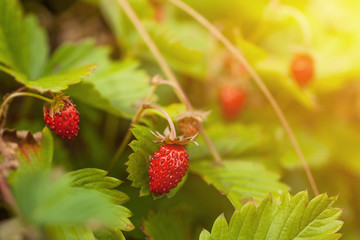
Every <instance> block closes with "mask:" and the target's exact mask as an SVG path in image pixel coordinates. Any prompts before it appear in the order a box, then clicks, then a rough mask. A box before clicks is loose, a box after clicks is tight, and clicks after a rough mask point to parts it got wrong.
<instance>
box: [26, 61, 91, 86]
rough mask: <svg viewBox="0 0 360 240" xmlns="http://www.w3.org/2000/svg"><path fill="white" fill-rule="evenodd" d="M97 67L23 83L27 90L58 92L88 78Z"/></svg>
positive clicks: (75, 69) (70, 71)
mask: <svg viewBox="0 0 360 240" xmlns="http://www.w3.org/2000/svg"><path fill="white" fill-rule="evenodd" d="M96 67H97V65H96V64H92V65H87V66H83V67H79V68H74V69H71V70H69V71H66V72H62V73H58V74H55V75H50V76H46V77H41V78H39V79H37V80H36V81H25V82H23V83H24V84H25V86H27V87H28V88H32V89H35V90H38V91H39V92H46V91H52V92H59V91H63V90H65V89H67V88H68V86H69V85H73V84H76V83H79V82H80V81H81V80H82V79H83V78H85V77H88V76H89V75H90V73H92V72H93V71H94V69H95V68H96Z"/></svg>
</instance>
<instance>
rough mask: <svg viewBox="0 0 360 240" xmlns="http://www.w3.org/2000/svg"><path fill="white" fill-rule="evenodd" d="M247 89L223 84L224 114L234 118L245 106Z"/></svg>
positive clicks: (222, 102)
mask: <svg viewBox="0 0 360 240" xmlns="http://www.w3.org/2000/svg"><path fill="white" fill-rule="evenodd" d="M244 101H245V91H244V89H242V88H239V87H235V86H230V85H223V86H222V87H221V88H220V102H221V107H222V111H223V114H224V116H225V117H226V118H227V119H234V118H236V116H237V115H238V114H239V113H240V111H241V109H242V108H243V106H244Z"/></svg>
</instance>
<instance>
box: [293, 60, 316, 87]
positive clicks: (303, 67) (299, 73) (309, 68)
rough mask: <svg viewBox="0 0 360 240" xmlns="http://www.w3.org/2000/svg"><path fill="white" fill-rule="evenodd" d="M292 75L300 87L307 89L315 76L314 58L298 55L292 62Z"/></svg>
mask: <svg viewBox="0 0 360 240" xmlns="http://www.w3.org/2000/svg"><path fill="white" fill-rule="evenodd" d="M290 73H291V76H292V77H293V78H294V79H295V81H296V82H297V83H298V85H299V86H300V87H305V86H306V85H308V83H309V82H310V80H311V79H312V78H313V76H314V60H313V58H312V57H311V56H310V55H308V54H306V53H300V54H296V55H295V56H294V57H293V59H292V60H291V64H290Z"/></svg>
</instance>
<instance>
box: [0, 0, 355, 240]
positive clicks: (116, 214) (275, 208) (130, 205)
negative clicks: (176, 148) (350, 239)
mask: <svg viewBox="0 0 360 240" xmlns="http://www.w3.org/2000/svg"><path fill="white" fill-rule="evenodd" d="M84 2H86V3H84ZM129 2H130V3H131V6H132V7H133V8H134V10H135V12H136V14H137V15H138V16H139V17H140V19H141V21H142V23H143V24H144V26H145V27H146V29H147V31H148V32H149V33H150V36H151V38H152V39H153V40H154V42H155V43H156V45H157V46H159V48H160V51H161V53H162V54H163V55H164V57H165V58H166V60H167V61H168V63H169V64H170V66H171V67H172V69H173V70H175V71H176V73H177V75H178V76H179V79H180V80H181V83H182V85H183V86H184V88H185V90H186V93H187V95H188V97H189V98H190V99H191V100H192V102H194V103H195V105H197V106H199V107H204V108H207V109H212V110H213V111H212V114H211V115H210V117H209V119H208V121H207V122H206V123H205V128H206V131H207V133H208V134H209V136H210V138H211V139H212V140H213V142H214V145H215V147H216V149H217V150H218V151H219V153H220V155H221V156H222V158H223V164H224V165H223V166H217V165H214V164H213V162H212V155H211V151H209V149H208V146H207V145H206V141H205V139H204V138H203V137H202V136H199V138H198V139H197V142H198V143H199V146H195V145H191V144H190V145H188V146H187V150H188V153H189V155H190V168H189V170H190V171H189V173H188V174H187V175H186V177H184V179H183V181H182V182H181V183H180V184H179V185H178V186H177V187H176V188H175V189H173V190H172V191H171V192H170V193H169V194H166V195H165V196H166V198H160V197H159V196H156V195H153V194H151V193H150V191H149V186H148V167H149V156H151V155H152V154H153V153H154V152H155V151H156V150H157V149H158V147H159V144H156V143H154V142H153V140H155V137H154V136H153V135H152V133H151V132H150V131H149V129H151V130H153V131H159V132H161V131H163V130H164V128H165V127H166V122H165V121H164V119H163V118H162V117H161V116H159V115H158V114H157V113H155V112H152V111H147V114H146V116H144V119H143V122H142V123H141V124H138V125H134V126H132V128H131V132H132V134H133V136H134V137H135V138H136V139H135V140H133V141H132V142H131V143H130V144H129V148H127V149H125V151H124V153H123V154H122V155H121V156H120V162H122V163H125V162H126V164H125V165H124V164H121V166H120V164H118V166H116V167H115V170H114V171H113V172H111V173H110V174H111V175H113V176H115V177H116V178H114V177H110V176H107V172H105V171H104V170H101V169H106V167H107V165H108V162H109V160H110V159H111V157H112V155H113V153H114V152H115V151H116V144H118V143H119V141H120V140H121V139H122V137H123V135H124V132H126V131H127V130H128V126H129V120H130V119H131V118H132V117H133V116H134V115H135V113H136V111H137V109H138V107H139V103H140V102H141V101H142V100H143V99H144V98H145V97H146V95H147V94H148V93H149V91H150V87H151V86H150V84H149V82H148V78H149V76H151V75H154V74H158V73H159V72H160V69H159V67H158V66H157V63H156V62H155V60H154V58H153V57H152V55H151V53H150V51H149V50H148V49H147V47H146V45H145V44H144V43H143V41H142V39H141V38H140V36H139V35H138V33H137V32H136V30H135V28H134V27H133V25H132V23H131V22H130V20H129V19H128V18H127V16H126V14H125V13H124V11H123V10H122V9H121V8H120V6H119V5H118V2H117V1H116V0H83V1H82V3H81V2H80V1H79V2H77V3H76V4H78V5H80V6H81V7H80V8H84V9H92V8H95V9H98V10H100V11H99V12H100V13H101V15H100V14H98V15H96V16H95V18H101V21H102V19H104V20H105V22H106V25H107V26H108V27H109V29H110V30H109V32H108V33H107V34H109V35H111V36H113V37H114V38H115V43H114V44H115V45H116V47H114V44H113V45H111V44H108V45H103V46H98V45H97V44H96V40H97V39H96V37H93V39H87V40H84V39H82V40H81V41H73V42H71V39H69V42H64V43H63V44H62V45H61V46H58V47H57V48H56V49H54V46H52V45H50V44H49V35H48V34H47V33H46V32H45V29H44V28H43V27H41V26H40V24H39V22H38V19H37V18H36V16H34V15H31V14H25V13H24V11H23V10H22V6H21V5H20V4H19V2H18V1H16V0H6V1H0V70H1V71H2V72H4V73H6V74H8V75H10V76H12V77H13V78H14V79H15V80H16V82H11V80H10V81H9V82H11V83H10V84H9V85H10V86H11V87H9V89H4V91H6V92H2V94H5V93H7V92H10V91H11V90H13V89H14V88H15V87H17V86H18V84H19V83H20V84H22V85H24V86H25V87H27V88H28V89H31V90H33V91H37V92H39V93H45V92H47V91H51V92H59V91H65V92H66V94H67V95H71V96H72V98H74V99H75V101H76V102H77V104H78V106H79V109H80V110H79V111H80V112H81V116H82V122H81V124H83V125H82V127H81V129H82V131H81V133H80V136H79V138H80V139H79V140H76V141H74V142H73V144H71V146H70V144H67V143H64V142H60V141H59V140H58V139H56V140H55V141H53V139H52V137H51V133H50V131H49V130H48V129H47V128H46V127H45V128H44V129H43V131H42V132H41V133H37V134H31V133H29V132H26V134H25V136H26V137H24V136H23V135H24V134H20V132H19V131H9V130H4V131H2V132H1V137H0V153H1V155H0V164H1V163H4V162H9V159H12V161H13V162H12V163H14V166H13V167H14V168H16V167H18V165H19V167H18V169H17V171H11V173H10V176H9V178H8V179H7V182H8V184H9V185H10V187H11V193H12V195H13V197H14V202H13V203H15V206H17V208H18V209H13V210H14V213H15V214H14V215H15V217H12V218H8V219H7V220H6V221H2V222H1V224H0V238H1V239H2V238H4V239H6V238H8V237H9V236H21V235H23V234H24V233H25V234H26V235H28V236H30V237H31V238H33V239H40V238H41V237H43V235H45V234H46V235H47V236H50V237H51V238H52V239H124V238H125V237H126V238H130V239H131V238H133V239H143V238H144V237H145V236H144V234H145V235H146V236H148V237H150V238H151V239H196V238H198V236H199V234H200V236H199V239H338V238H340V236H341V235H340V234H339V233H337V232H338V231H339V229H340V228H341V226H342V222H340V221H339V220H337V219H338V218H339V217H340V214H341V210H339V209H337V208H333V207H332V206H333V204H334V202H335V200H337V199H336V198H331V197H330V198H329V197H328V196H327V195H325V194H322V195H319V196H317V197H315V198H313V199H312V200H310V201H309V197H308V194H307V193H306V192H300V191H301V190H304V188H306V187H307V186H306V184H305V183H304V182H305V178H304V176H303V175H302V174H299V172H300V171H301V169H300V166H301V165H300V162H299V161H298V159H297V156H296V153H295V152H294V151H293V150H292V148H291V146H290V144H289V142H288V139H287V136H286V135H285V133H284V131H283V130H282V128H281V127H280V126H279V124H278V122H277V121H276V119H275V117H271V116H273V115H274V114H273V113H272V112H271V110H270V108H269V106H268V105H267V103H265V102H264V101H263V100H262V99H261V97H260V94H259V93H258V92H257V91H256V90H254V89H253V87H252V86H251V85H249V84H248V83H247V84H245V85H247V86H248V88H247V91H248V94H247V95H248V96H250V97H249V101H248V102H247V105H246V109H245V111H244V112H243V114H242V115H241V118H238V119H237V120H241V122H240V121H233V122H226V121H225V120H224V118H223V116H222V114H221V111H220V109H219V108H220V107H219V103H218V101H216V100H214V99H217V89H218V87H219V84H220V83H218V81H219V79H220V81H222V79H221V77H219V76H222V77H223V78H227V79H225V80H226V81H228V80H230V81H232V80H234V78H235V79H238V78H241V77H239V76H238V75H236V74H235V76H234V75H231V74H230V73H229V72H230V71H229V69H226V67H224V63H223V62H225V61H226V60H227V59H229V56H228V54H227V53H226V52H225V51H224V50H223V48H222V47H220V46H219V45H218V43H217V42H215V41H214V39H213V38H212V37H211V36H210V35H209V34H208V33H207V32H206V31H205V30H204V29H202V28H201V27H200V26H199V25H198V24H197V23H195V22H194V21H193V20H191V19H189V18H188V17H187V16H184V15H183V13H181V12H180V11H178V10H177V9H176V8H175V7H174V6H172V5H170V4H168V3H164V2H161V1H147V0H137V1H129ZM185 2H188V3H189V4H190V5H191V6H192V7H194V8H195V9H197V10H199V11H200V12H201V13H202V14H203V15H204V16H205V17H207V18H208V19H210V20H211V21H214V22H217V23H219V26H221V27H222V30H223V32H224V33H225V34H226V36H227V37H228V38H229V39H230V40H231V41H232V42H233V43H234V44H235V45H236V46H237V47H239V48H241V49H242V51H243V53H244V55H245V57H246V58H247V59H248V60H249V61H250V63H251V64H252V65H253V66H254V68H255V70H256V71H257V72H258V73H259V74H260V75H261V76H262V78H263V79H264V80H265V81H266V83H267V85H268V86H269V87H270V89H271V90H272V91H273V92H274V93H275V94H276V96H277V99H279V100H280V105H281V106H282V107H283V109H285V113H286V115H287V116H288V117H289V118H290V121H291V122H292V123H294V124H292V125H293V126H294V129H295V133H296V135H297V137H298V140H299V142H300V145H301V147H302V148H303V150H304V154H305V156H306V158H307V159H308V160H309V164H310V166H311V167H314V168H316V172H315V173H316V175H315V176H316V180H317V182H318V183H320V189H321V190H322V191H324V190H327V191H328V192H330V193H331V194H336V193H338V192H340V189H344V188H346V189H348V188H349V187H348V186H349V183H350V182H352V181H353V180H356V179H358V176H357V175H356V174H357V172H358V170H359V163H358V161H357V157H358V155H359V154H358V150H357V146H358V144H357V143H359V140H358V139H357V136H358V132H359V130H358V129H356V128H355V127H353V126H352V125H351V124H349V123H348V122H349V120H348V119H350V118H351V116H346V117H344V116H341V118H340V120H339V118H338V116H337V115H336V114H337V111H335V110H336V109H335V110H334V109H332V106H334V102H333V100H331V99H332V96H333V95H332V94H337V92H338V91H339V89H340V88H342V87H344V86H346V84H349V82H350V81H351V80H353V79H354V78H355V77H358V76H359V74H360V72H359V69H360V67H359V66H358V64H359V62H360V61H358V59H359V57H360V55H359V51H356V49H357V47H356V43H357V42H358V40H360V39H359V37H360V34H358V33H354V32H353V30H352V28H351V25H350V26H349V27H344V24H339V23H338V22H334V21H333V20H331V19H332V18H331V19H329V18H330V16H331V17H333V14H334V13H338V12H341V11H348V12H349V14H348V15H347V17H346V20H345V19H344V21H347V22H354V19H359V16H358V15H357V13H356V11H354V10H352V9H356V6H359V4H358V3H354V2H351V1H349V3H346V4H345V3H343V2H341V1H340V0H338V1H333V2H332V3H328V5H329V6H330V7H329V9H328V10H329V12H326V11H323V8H322V7H319V6H320V4H321V3H323V1H320V0H316V1H311V2H304V3H291V2H289V1H281V3H278V4H270V3H269V1H260V2H250V1H236V0H231V1H228V2H226V3H224V2H223V1H217V0H215V1H210V2H209V1H195V2H194V1H185ZM285 2H286V3H285ZM76 4H75V5H76ZM204 6H207V7H206V8H204ZM331 7H332V8H331ZM29 9H31V8H29ZM334 9H337V10H334ZM38 11H40V12H37V13H38V15H39V16H40V15H41V13H42V12H41V10H38ZM67 11H72V8H70V9H68V10H66V11H65V12H67ZM158 11H162V16H163V17H162V18H161V19H159V18H156V17H154V16H157V15H158V14H159V13H158ZM228 13H231V14H228ZM81 14H82V12H81V11H80V13H79V15H81ZM74 15H75V16H76V15H77V14H74ZM53 17H54V18H55V14H54V16H53ZM73 18H74V19H72V21H78V19H77V17H73ZM78 18H80V17H78ZM40 19H41V18H40ZM103 24H104V23H103ZM310 26H311V28H310ZM312 28H314V29H312ZM234 29H235V31H234ZM239 29H240V30H239ZM309 32H310V33H311V34H312V36H308V35H307V34H308V33H309ZM50 36H51V35H50ZM94 36H96V33H95V34H94ZM309 37H311V39H310V40H311V43H310V45H309V44H308V43H307V42H306V41H307V40H306V39H307V38H309ZM280 42H281V44H279V43H280ZM324 42H329V44H328V45H326V44H323V43H324ZM330 43H331V44H330ZM304 46H305V47H304ZM329 46H330V47H329ZM50 49H54V50H52V51H50ZM297 51H307V52H310V53H311V54H312V56H314V59H315V62H316V76H315V79H314V81H312V82H311V83H310V84H309V86H308V87H307V88H306V89H302V88H299V87H298V86H297V85H296V83H295V82H294V81H293V79H291V76H290V74H289V72H288V66H289V59H290V58H291V56H292V55H293V53H294V52H297ZM50 52H51V54H50ZM118 55H119V56H118ZM114 56H115V57H114ZM359 60H360V59H359ZM245 80H247V79H246V78H244V79H243V78H241V81H245ZM6 81H7V80H4V82H6ZM355 86H357V85H355ZM168 90H169V89H165V88H162V87H159V88H158V89H157V91H156V93H155V94H154V96H153V100H154V101H155V100H158V103H161V104H162V105H163V109H165V110H166V111H167V112H168V113H169V115H170V116H171V117H172V119H173V120H174V121H175V120H176V116H177V115H178V113H180V112H183V111H184V109H185V108H184V105H183V104H178V103H177V104H174V94H173V93H172V92H171V91H168ZM200 91H201V93H203V94H204V98H199V97H198V96H199V92H200ZM345 94H346V93H345ZM355 95H356V94H355ZM356 96H357V95H356ZM344 101H346V99H345V100H344ZM349 101H351V99H350V100H348V102H349ZM25 103H26V102H25ZM320 103H321V104H322V106H323V107H324V108H325V109H329V110H330V112H331V113H330V114H324V113H321V112H319V111H317V107H318V106H319V104H320ZM14 104H15V103H14ZM28 104H30V105H26V104H24V106H25V107H23V108H32V107H38V108H39V109H40V107H39V105H36V103H31V102H30V103H28ZM29 106H30V107H29ZM259 106H261V108H259ZM289 106H290V107H289ZM294 106H295V107H294ZM338 106H339V107H338V108H339V109H340V110H339V112H341V113H342V112H344V111H342V110H343V109H342V108H341V106H340V104H339V105H338ZM259 109H260V110H259ZM359 109H360V108H359ZM10 112H11V109H10ZM357 112H358V110H357ZM28 113H29V112H28ZM29 114H31V113H29ZM269 116H270V117H269ZM310 117H311V118H310ZM33 118H34V119H35V120H31V119H29V120H28V121H27V122H26V121H25V123H24V122H21V121H19V119H15V120H16V121H14V122H13V123H10V124H12V126H14V127H16V128H21V127H24V126H25V127H24V128H27V129H29V128H32V129H33V128H36V127H38V126H39V125H40V126H41V116H33ZM119 119H121V121H120V123H119ZM309 119H310V120H309ZM325 120H326V121H325ZM34 122H35V123H36V124H34ZM104 123H105V124H104ZM340 123H341V124H340ZM29 126H31V127H29ZM307 126H309V127H307ZM39 129H40V128H38V129H37V130H39ZM328 129H332V130H333V131H334V136H335V133H336V136H340V138H341V139H342V140H349V139H350V140H351V142H354V144H353V145H352V144H345V143H344V142H348V141H342V143H340V145H341V146H339V145H338V144H339V139H337V137H334V136H329V134H328ZM104 132H105V133H104ZM20 135H21V136H20ZM117 135H119V136H117ZM9 136H11V137H9ZM39 136H41V137H39ZM344 145H345V146H344ZM54 146H55V147H54ZM4 149H10V150H11V151H4ZM54 149H55V155H54V156H53V151H54ZM53 158H54V159H53ZM14 159H15V161H14ZM17 164H18V165H17ZM58 165H61V166H62V167H63V168H66V169H68V170H67V171H66V173H64V170H59V168H57V167H56V166H58ZM94 166H96V167H98V168H89V167H94ZM84 167H85V168H84ZM338 167H339V168H340V169H342V171H344V172H345V173H348V174H349V176H350V177H348V178H347V177H344V176H342V175H341V174H339V173H338V171H337V170H336V169H337V168H338ZM77 168H82V169H80V170H75V171H71V170H74V169H77ZM299 169H300V170H299ZM1 170H2V169H1V168H0V173H1ZM328 172H330V173H331V174H333V175H335V176H338V177H339V178H340V179H341V181H339V183H336V184H335V180H333V179H336V178H335V177H334V178H333V179H330V180H329V181H328V179H327V178H328V176H329V173H328ZM344 175H346V174H344ZM199 176H200V177H199ZM125 178H127V180H126V183H125V184H121V183H122V182H121V181H120V180H118V179H125ZM322 179H325V180H322ZM120 184H121V185H120ZM290 187H291V189H292V191H293V192H292V193H297V192H299V193H297V194H295V195H294V196H292V195H290V194H289V193H288V191H290ZM117 188H118V189H121V190H122V191H119V190H118V189H117ZM350 190H351V191H350ZM354 191H355V190H353V189H349V190H348V191H344V195H345V196H347V197H344V199H343V200H340V204H341V205H342V206H345V207H346V208H348V209H350V210H351V211H354V212H355V213H354V215H357V214H356V213H357V212H358V211H359V209H357V208H356V207H355V208H354V207H352V205H353V204H354V202H353V201H354V199H356V198H355V196H356V194H359V193H358V191H356V192H354ZM124 192H126V194H125V193H124ZM340 194H341V196H342V192H340ZM128 195H129V196H130V201H129V197H128ZM222 195H224V196H222ZM355 202H356V201H355ZM124 205H125V206H126V207H125V206H124ZM234 209H235V211H234ZM131 212H132V213H131ZM221 212H225V215H221V216H220V217H218V218H217V219H216V220H215V218H216V216H218V215H219V214H220V213H221ZM132 215H133V217H132V218H130V217H131V216H132ZM349 215H351V214H348V215H347V219H346V220H347V221H348V222H349V225H348V226H350V227H348V228H346V229H345V230H344V231H347V232H348V233H349V235H350V236H352V235H353V236H354V238H356V236H357V235H356V234H359V233H357V232H356V230H354V228H352V227H351V226H353V225H354V224H353V223H356V219H357V218H356V217H349ZM177 216H181V218H179V217H177ZM231 216H232V217H231ZM351 216H352V215H351ZM226 217H227V218H229V219H230V217H231V220H230V223H229V224H228V223H227V221H226ZM129 218H130V219H131V221H130V220H129ZM185 219H186V221H185ZM23 220H24V221H23ZM182 220H184V221H182ZM214 220H215V222H214ZM212 225H213V227H212V229H211V226H212ZM29 226H32V228H29ZM34 227H35V228H34ZM202 228H206V229H208V230H209V231H207V230H203V231H202V232H201V229H202ZM19 229H21V230H19ZM210 229H211V231H210ZM141 230H142V231H141ZM200 232H201V233H200Z"/></svg>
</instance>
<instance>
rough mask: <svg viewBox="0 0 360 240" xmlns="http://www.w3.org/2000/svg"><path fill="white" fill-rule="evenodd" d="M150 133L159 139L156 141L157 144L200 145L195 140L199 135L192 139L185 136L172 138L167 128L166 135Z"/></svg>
mask: <svg viewBox="0 0 360 240" xmlns="http://www.w3.org/2000/svg"><path fill="white" fill-rule="evenodd" d="M150 132H151V133H152V134H154V136H155V137H156V138H157V139H158V141H154V142H156V143H166V144H170V145H186V144H188V143H194V144H196V145H198V143H197V142H195V141H194V140H195V138H196V137H197V134H196V135H194V136H191V137H185V136H184V135H180V136H175V137H172V134H171V131H170V130H169V128H166V129H165V130H164V133H163V134H161V133H159V132H157V131H156V132H153V131H151V130H150Z"/></svg>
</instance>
